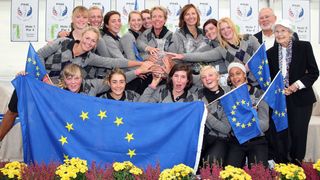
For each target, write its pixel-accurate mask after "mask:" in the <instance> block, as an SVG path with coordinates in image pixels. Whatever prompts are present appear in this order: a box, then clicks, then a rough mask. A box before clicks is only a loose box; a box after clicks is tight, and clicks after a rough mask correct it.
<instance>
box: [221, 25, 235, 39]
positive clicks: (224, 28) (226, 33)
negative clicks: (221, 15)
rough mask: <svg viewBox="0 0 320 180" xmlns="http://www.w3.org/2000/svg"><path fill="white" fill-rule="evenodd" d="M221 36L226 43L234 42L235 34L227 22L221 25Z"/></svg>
mask: <svg viewBox="0 0 320 180" xmlns="http://www.w3.org/2000/svg"><path fill="white" fill-rule="evenodd" d="M220 34H221V36H222V38H223V39H225V40H226V41H232V39H233V36H234V32H233V30H232V28H231V26H230V25H229V24H228V23H227V22H221V23H220Z"/></svg>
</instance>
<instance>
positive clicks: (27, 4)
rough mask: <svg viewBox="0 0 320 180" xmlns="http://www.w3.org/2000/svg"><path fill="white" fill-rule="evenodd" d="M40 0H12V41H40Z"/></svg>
mask: <svg viewBox="0 0 320 180" xmlns="http://www.w3.org/2000/svg"><path fill="white" fill-rule="evenodd" d="M38 21H39V0H12V1H11V28H10V29H11V30H10V31H11V41H14V42H24V41H38V29H39V26H38V25H39V24H38Z"/></svg>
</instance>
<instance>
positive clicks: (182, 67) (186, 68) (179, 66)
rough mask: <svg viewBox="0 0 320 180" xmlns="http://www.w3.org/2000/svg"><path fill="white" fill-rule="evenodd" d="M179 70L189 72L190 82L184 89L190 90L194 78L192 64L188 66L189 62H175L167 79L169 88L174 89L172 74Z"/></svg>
mask: <svg viewBox="0 0 320 180" xmlns="http://www.w3.org/2000/svg"><path fill="white" fill-rule="evenodd" d="M177 71H185V72H186V73H187V78H188V83H187V84H186V87H185V88H184V90H185V91H186V90H188V89H190V88H191V86H192V84H193V78H192V71H191V68H190V66H188V65H187V64H182V63H179V64H175V65H174V66H173V67H172V69H171V71H170V73H169V77H168V80H167V88H168V89H170V90H171V91H172V90H173V82H172V76H173V74H174V73H175V72H177Z"/></svg>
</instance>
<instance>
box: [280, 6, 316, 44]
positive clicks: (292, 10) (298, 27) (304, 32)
mask: <svg viewBox="0 0 320 180" xmlns="http://www.w3.org/2000/svg"><path fill="white" fill-rule="evenodd" d="M282 17H283V19H289V20H290V21H291V22H292V24H293V25H294V29H293V31H295V32H296V33H298V36H299V39H300V40H304V41H310V33H311V32H310V31H311V28H310V2H309V0H282Z"/></svg>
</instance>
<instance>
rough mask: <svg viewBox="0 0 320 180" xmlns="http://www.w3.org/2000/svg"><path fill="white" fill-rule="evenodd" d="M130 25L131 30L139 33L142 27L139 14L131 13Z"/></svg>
mask: <svg viewBox="0 0 320 180" xmlns="http://www.w3.org/2000/svg"><path fill="white" fill-rule="evenodd" d="M129 25H130V29H131V30H133V31H135V32H138V31H140V29H141V27H142V18H141V15H140V14H139V13H130V15H129Z"/></svg>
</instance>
